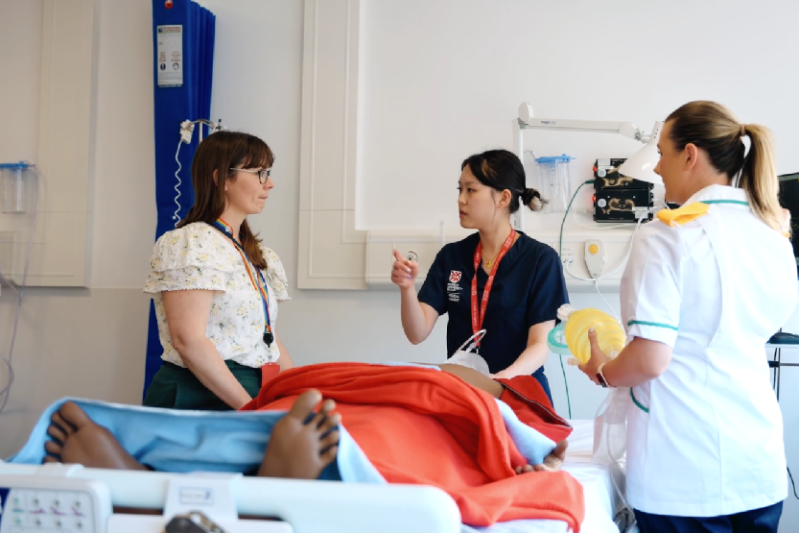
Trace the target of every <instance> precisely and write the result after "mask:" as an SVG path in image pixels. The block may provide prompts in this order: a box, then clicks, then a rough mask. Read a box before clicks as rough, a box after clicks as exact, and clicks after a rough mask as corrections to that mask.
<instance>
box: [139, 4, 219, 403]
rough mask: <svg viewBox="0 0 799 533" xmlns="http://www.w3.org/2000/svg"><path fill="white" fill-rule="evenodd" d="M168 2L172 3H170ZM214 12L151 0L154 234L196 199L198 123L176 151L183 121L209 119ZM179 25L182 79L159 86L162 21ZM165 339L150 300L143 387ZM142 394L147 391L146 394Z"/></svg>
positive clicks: (164, 229) (168, 226) (155, 367)
mask: <svg viewBox="0 0 799 533" xmlns="http://www.w3.org/2000/svg"><path fill="white" fill-rule="evenodd" d="M167 4H170V7H169V8H167ZM215 23H216V19H215V17H214V14H213V13H211V12H210V11H208V10H207V9H205V8H204V7H202V6H200V5H198V4H196V3H195V2H191V1H189V0H173V2H165V1H164V0H153V85H154V91H155V202H156V209H157V212H158V225H157V226H156V233H155V238H156V239H158V237H160V236H161V235H163V234H164V233H165V232H167V231H169V230H171V229H174V227H175V224H177V222H178V221H179V220H180V219H182V218H184V217H185V216H186V214H187V213H188V211H189V208H190V207H191V206H192V204H193V203H194V189H193V188H192V184H191V160H192V157H194V152H195V150H196V149H197V144H198V142H199V141H198V139H199V135H198V129H199V127H200V126H199V125H198V126H195V131H194V135H193V136H192V142H191V144H181V145H180V152H179V155H178V160H179V161H180V165H181V167H182V168H181V170H180V174H179V178H178V177H176V175H175V174H176V172H177V171H178V163H177V161H176V160H175V154H176V152H177V151H178V143H179V142H180V123H181V122H183V121H184V120H198V119H207V120H210V118H211V82H212V80H213V71H214V28H215ZM167 25H169V26H181V29H182V31H181V35H182V40H183V53H182V57H181V61H182V67H181V68H182V69H183V83H182V85H181V86H179V87H159V84H158V72H159V70H163V69H165V68H170V67H172V64H171V63H167V64H166V65H165V64H164V63H163V62H162V60H161V58H159V57H158V38H159V35H158V30H159V26H162V27H163V26H167ZM162 351H163V350H162V348H161V342H160V341H159V339H158V325H157V323H156V320H155V308H154V307H153V304H152V303H150V326H149V332H148V336H147V358H146V363H145V364H146V366H145V373H144V392H143V394H146V392H147V388H148V387H149V386H150V383H151V382H152V379H153V376H154V375H155V373H156V372H157V371H158V369H159V368H161V353H162ZM142 397H143V396H142Z"/></svg>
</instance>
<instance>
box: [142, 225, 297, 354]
mask: <svg viewBox="0 0 799 533" xmlns="http://www.w3.org/2000/svg"><path fill="white" fill-rule="evenodd" d="M261 249H262V250H263V253H264V258H265V259H266V263H267V268H266V270H264V271H263V274H264V278H266V285H267V292H268V295H269V318H270V321H271V325H272V330H273V331H277V328H276V327H275V326H276V322H277V302H278V301H285V300H288V299H289V295H288V291H287V285H288V281H287V279H286V271H285V270H284V269H283V264H282V263H281V262H280V259H279V258H278V257H277V254H275V252H273V251H272V250H270V249H269V248H266V247H263V246H262V248H261ZM192 289H200V290H209V291H214V297H213V302H212V303H211V314H210V316H209V319H208V326H207V328H206V330H205V334H206V336H207V337H208V338H209V339H210V340H211V342H213V343H214V346H216V349H217V350H218V351H219V354H220V355H221V356H222V359H225V360H228V359H230V360H233V361H235V362H237V363H239V364H242V365H244V366H249V367H252V368H259V367H261V366H262V365H264V364H265V363H274V362H277V360H278V358H279V357H280V350H279V349H278V347H277V342H273V343H272V344H271V346H267V345H266V343H265V342H264V340H263V334H264V324H265V319H264V307H263V303H262V300H261V296H260V294H259V293H258V292H257V291H256V289H255V287H253V285H252V282H251V281H250V277H249V275H248V273H247V267H246V266H245V265H244V262H243V261H242V257H241V255H240V254H239V252H238V250H237V249H236V245H235V244H233V242H232V241H231V240H230V239H229V238H228V237H227V236H225V235H223V234H222V233H220V232H219V230H217V229H215V228H214V227H212V226H210V225H208V224H206V223H204V222H195V223H193V224H188V225H187V226H184V227H182V228H179V229H175V230H172V231H168V232H166V233H165V234H164V235H162V236H161V238H159V239H158V241H157V242H156V243H155V247H154V249H153V255H152V258H151V260H150V275H149V276H148V278H147V282H146V284H145V286H144V292H146V293H150V294H152V295H153V301H154V304H155V314H156V318H157V320H158V335H159V337H160V339H161V346H162V347H163V348H164V353H163V355H162V356H161V358H162V359H163V360H164V361H169V362H170V363H173V364H176V365H178V366H181V367H185V366H186V365H185V364H184V363H183V360H182V359H181V358H180V355H179V354H178V352H177V350H175V348H173V346H172V341H171V339H170V336H169V327H168V326H167V322H166V312H165V310H164V302H163V298H162V297H161V293H162V292H163V291H181V290H192Z"/></svg>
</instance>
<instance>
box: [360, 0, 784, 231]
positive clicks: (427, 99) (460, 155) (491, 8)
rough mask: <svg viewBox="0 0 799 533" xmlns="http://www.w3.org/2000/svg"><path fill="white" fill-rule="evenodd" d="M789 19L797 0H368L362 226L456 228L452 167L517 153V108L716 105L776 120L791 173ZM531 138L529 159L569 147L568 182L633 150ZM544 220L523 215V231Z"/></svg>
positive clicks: (572, 138) (557, 113) (600, 141)
mask: <svg viewBox="0 0 799 533" xmlns="http://www.w3.org/2000/svg"><path fill="white" fill-rule="evenodd" d="M797 16H799V4H797V3H795V2H761V3H758V4H757V6H755V4H753V3H751V2H740V1H739V2H719V1H715V2H714V1H705V2H695V1H692V0H675V1H669V2H654V3H647V4H642V3H641V2H638V1H636V0H613V1H609V2H595V1H591V0H576V1H570V2H542V1H529V0H505V1H503V2H501V3H499V4H497V3H495V2H488V1H486V0H465V1H464V0H460V1H456V0H438V1H433V2H431V1H428V0H406V1H403V2H393V1H386V0H371V1H370V0H367V1H364V2H362V17H363V23H362V28H363V29H362V33H361V42H362V51H363V58H362V60H361V64H360V73H361V76H362V78H363V79H362V81H361V87H362V92H361V105H362V111H363V112H362V116H361V130H360V132H359V134H360V136H361V138H362V140H361V143H360V144H359V156H360V158H361V167H360V173H359V176H358V189H357V193H358V195H357V221H356V224H357V226H358V227H359V228H360V229H377V228H397V227H400V228H409V227H411V228H427V229H431V230H436V229H437V228H438V224H439V220H441V219H443V220H444V221H445V222H446V224H447V226H448V227H453V226H455V227H456V226H457V224H458V217H457V209H456V206H455V203H456V191H455V185H456V183H457V180H458V177H459V174H460V164H461V161H463V159H464V158H465V157H466V156H468V155H470V154H472V153H475V152H479V151H483V150H485V149H488V148H494V147H505V148H508V149H512V148H513V144H512V143H513V137H512V136H511V126H510V124H511V120H512V119H514V118H516V117H517V116H518V115H517V109H518V106H519V104H520V103H521V102H523V101H527V102H529V103H531V104H532V106H533V108H534V111H535V114H536V116H537V117H541V118H560V119H568V118H570V119H584V120H613V121H632V122H634V123H635V124H636V125H637V126H638V127H640V128H642V129H643V130H645V131H647V132H649V131H651V129H652V125H653V123H654V121H655V120H663V119H664V118H665V117H666V116H667V115H668V114H669V113H670V112H671V111H673V110H674V109H676V108H677V107H678V106H679V105H681V104H683V103H685V102H688V101H690V100H696V99H713V100H717V101H720V102H723V103H725V104H726V105H728V106H729V107H730V108H731V109H732V110H733V111H734V112H735V113H736V114H737V115H738V117H739V118H740V119H741V120H742V121H744V122H760V123H763V124H766V125H768V126H769V127H770V128H772V129H773V131H774V133H775V136H776V138H777V140H778V148H780V150H779V152H778V157H777V161H778V168H779V169H780V170H781V171H784V172H791V171H796V170H797V169H799V153H797V152H796V151H795V150H792V149H791V148H792V147H793V146H796V145H797V144H799V131H798V130H797V129H796V128H795V127H794V122H795V120H796V118H797V116H796V115H797V114H796V106H795V98H796V97H795V94H796V91H795V89H794V88H795V87H797V86H799V70H797V69H796V68H794V67H793V66H792V65H790V64H789V63H786V61H785V58H786V57H788V56H789V55H790V54H791V53H793V52H795V51H796V50H797V44H796V38H795V28H794V27H793V22H792V21H794V20H796V17H797ZM747 66H751V69H750V68H748V67H747ZM525 136H526V139H525V140H526V142H525V145H526V148H528V149H534V150H535V151H536V153H537V155H539V156H541V155H560V154H562V153H564V152H566V153H568V154H570V155H573V156H577V157H578V159H577V160H576V161H575V162H573V163H572V165H571V166H572V180H573V182H574V183H579V182H581V181H584V180H586V179H589V178H591V167H592V165H593V163H594V160H595V159H596V158H597V157H625V156H627V155H631V154H632V153H633V152H634V151H635V150H637V149H638V148H639V147H640V146H641V144H640V143H637V142H635V141H633V140H630V139H627V138H625V137H622V136H619V135H602V134H594V133H564V132H557V131H554V132H553V131H540V130H536V131H532V130H530V131H528V132H526V134H525ZM528 162H529V160H528ZM528 178H529V177H528ZM528 181H529V180H528ZM588 198H590V194H586V195H585V199H586V200H587V199H588ZM586 205H587V204H586ZM541 219H542V217H541V216H540V215H533V214H529V215H528V216H527V227H528V228H531V227H536V225H538V223H540V222H541ZM544 222H545V223H544V225H545V226H550V227H551V226H552V225H553V224H555V225H559V223H560V218H559V217H558V216H552V217H550V218H549V220H548V221H544ZM567 229H568V226H567Z"/></svg>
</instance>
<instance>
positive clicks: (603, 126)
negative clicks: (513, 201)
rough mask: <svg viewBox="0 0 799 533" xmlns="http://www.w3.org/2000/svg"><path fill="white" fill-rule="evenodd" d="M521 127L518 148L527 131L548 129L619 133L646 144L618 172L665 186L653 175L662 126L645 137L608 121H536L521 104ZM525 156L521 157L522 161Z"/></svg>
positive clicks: (628, 125) (630, 125)
mask: <svg viewBox="0 0 799 533" xmlns="http://www.w3.org/2000/svg"><path fill="white" fill-rule="evenodd" d="M517 124H518V146H519V147H523V146H524V141H523V137H524V130H527V129H547V130H565V131H594V132H598V133H618V134H620V135H624V136H625V137H630V138H631V139H635V140H637V141H641V142H642V143H644V147H643V148H641V149H640V150H639V151H638V152H636V153H635V154H634V155H633V156H632V157H629V158H627V160H626V161H625V162H624V164H623V165H622V166H621V167H620V168H619V172H620V173H621V174H623V175H625V176H629V177H631V178H635V179H637V180H643V181H647V182H650V183H662V181H661V180H660V176H658V175H657V174H655V173H654V168H655V166H656V165H657V163H658V161H659V160H660V155H659V154H658V151H657V142H658V139H659V138H660V130H661V129H662V128H663V123H662V122H655V125H654V126H653V128H652V133H650V134H648V135H647V134H646V133H644V132H643V131H641V130H640V129H638V128H637V127H636V126H635V124H633V123H631V122H611V121H605V120H563V119H549V118H535V117H534V115H533V107H532V106H531V105H530V104H528V103H527V102H522V104H521V105H520V106H519V117H518V120H517ZM522 156H523V154H522V153H519V158H520V159H521V158H522Z"/></svg>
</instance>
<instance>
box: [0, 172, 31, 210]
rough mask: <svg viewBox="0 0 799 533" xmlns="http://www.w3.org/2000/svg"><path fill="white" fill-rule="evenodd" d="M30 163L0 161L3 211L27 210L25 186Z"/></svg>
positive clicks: (28, 176) (28, 175)
mask: <svg viewBox="0 0 799 533" xmlns="http://www.w3.org/2000/svg"><path fill="white" fill-rule="evenodd" d="M32 168H33V164H32V163H26V162H24V161H20V162H19V163H0V171H2V173H3V209H2V211H3V213H25V212H26V211H27V210H28V204H27V198H26V194H25V187H26V184H27V182H28V179H29V178H30V171H31V170H32Z"/></svg>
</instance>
